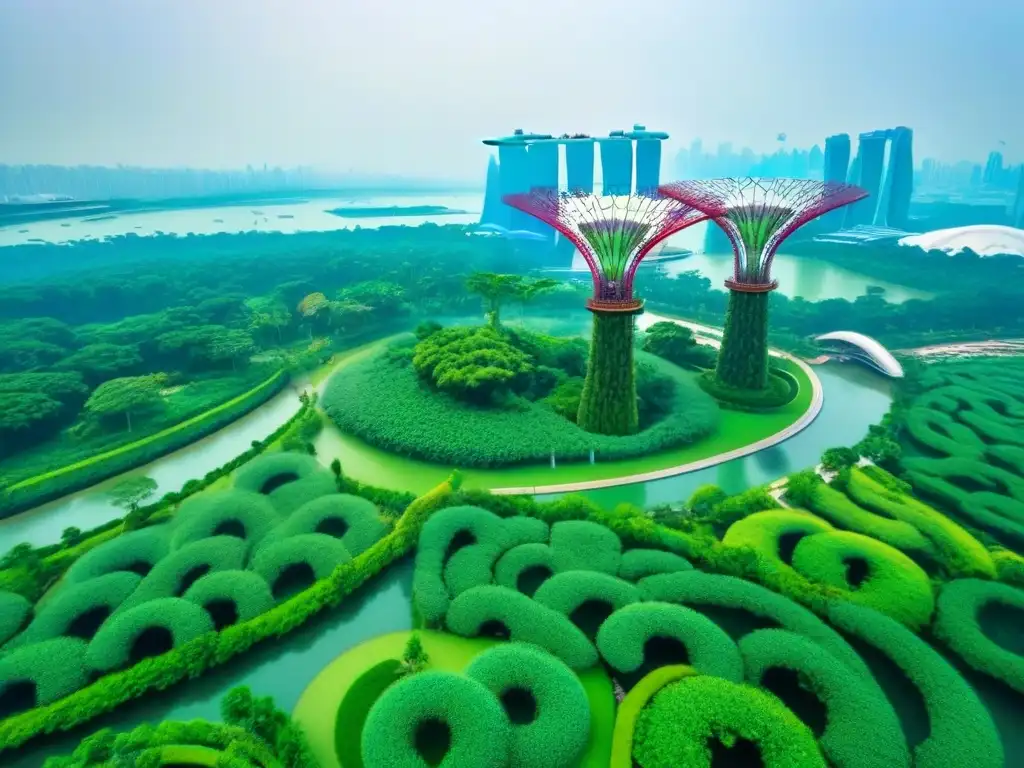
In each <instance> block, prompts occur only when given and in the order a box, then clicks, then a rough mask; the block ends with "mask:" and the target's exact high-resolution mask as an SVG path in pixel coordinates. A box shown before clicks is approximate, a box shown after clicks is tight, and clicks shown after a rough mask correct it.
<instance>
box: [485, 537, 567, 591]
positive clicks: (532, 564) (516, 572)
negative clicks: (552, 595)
mask: <svg viewBox="0 0 1024 768" xmlns="http://www.w3.org/2000/svg"><path fill="white" fill-rule="evenodd" d="M554 573H555V553H554V551H553V550H552V549H551V547H550V546H549V545H547V544H520V545H519V546H518V547H513V548H512V549H510V550H508V551H507V552H506V553H505V554H503V555H502V556H501V558H500V559H499V560H498V562H497V563H496V564H495V566H494V583H495V584H497V585H499V586H502V587H507V588H509V589H514V590H516V591H517V592H522V593H523V594H525V595H527V596H530V595H534V594H536V591H537V590H538V589H539V588H540V586H541V585H542V584H543V583H544V582H545V581H547V580H548V579H549V578H551V576H553V575H554Z"/></svg>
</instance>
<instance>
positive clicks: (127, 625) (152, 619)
mask: <svg viewBox="0 0 1024 768" xmlns="http://www.w3.org/2000/svg"><path fill="white" fill-rule="evenodd" d="M213 629H214V627H213V621H212V620H211V619H210V617H209V616H207V615H206V611H204V610H203V609H202V608H201V607H200V606H198V605H196V604H195V603H192V602H189V601H188V600H182V599H181V598H177V597H165V598H161V599H159V600H150V601H149V602H146V603H143V604H142V605H139V606H136V607H135V608H130V609H128V610H126V611H124V612H122V613H118V614H117V615H115V616H113V617H112V618H111V619H110V620H109V621H108V622H107V623H106V624H104V625H103V626H102V627H101V628H100V631H99V632H97V633H96V636H95V637H93V639H92V641H91V642H90V643H89V651H88V654H87V660H88V664H89V667H90V668H91V669H95V670H97V671H99V672H110V671H113V670H115V669H121V668H122V667H125V666H129V665H131V664H135V663H137V662H139V661H142V660H143V659H148V658H151V657H153V656H160V655H162V654H164V653H167V651H169V650H171V649H172V648H177V647H179V646H181V645H184V644H185V643H187V642H189V641H190V640H194V639H196V638H197V637H199V636H200V635H202V634H205V633H206V632H212V631H213ZM30 647H31V646H30Z"/></svg>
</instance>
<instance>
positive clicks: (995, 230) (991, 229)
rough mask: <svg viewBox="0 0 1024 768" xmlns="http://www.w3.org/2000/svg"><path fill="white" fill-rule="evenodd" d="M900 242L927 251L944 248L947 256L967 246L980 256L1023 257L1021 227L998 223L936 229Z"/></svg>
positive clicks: (1023, 238)
mask: <svg viewBox="0 0 1024 768" xmlns="http://www.w3.org/2000/svg"><path fill="white" fill-rule="evenodd" d="M899 243H900V245H916V246H918V247H919V248H924V249H925V250H926V251H932V250H938V251H946V252H947V253H949V254H950V255H952V254H955V253H959V252H960V251H962V250H963V249H964V248H970V249H971V250H972V251H974V252H975V253H976V254H978V255H979V256H995V255H997V254H1004V253H1005V254H1014V255H1017V256H1024V229H1017V228H1015V227H1003V226H1000V225H997V224H975V225H972V226H969V227H953V228H951V229H936V230H935V231H934V232H925V233H924V234H923V235H911V236H910V237H904V238H902V239H901V240H900V241H899Z"/></svg>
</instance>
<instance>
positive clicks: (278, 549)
mask: <svg viewBox="0 0 1024 768" xmlns="http://www.w3.org/2000/svg"><path fill="white" fill-rule="evenodd" d="M351 559H352V556H351V555H350V554H349V553H348V550H347V549H345V545H344V544H342V543H341V542H340V541H338V539H335V538H333V537H331V536H328V535H327V534H325V533H303V534H299V535H297V536H289V537H288V538H286V539H281V540H279V541H270V542H267V543H266V544H265V545H264V546H262V547H260V548H259V549H258V550H257V551H256V553H255V554H254V555H253V557H252V562H251V563H250V564H249V567H250V568H251V569H252V570H254V571H256V573H258V574H259V575H260V576H262V577H263V579H264V580H265V581H266V582H267V584H269V585H270V586H271V589H272V590H273V592H274V594H275V595H279V594H283V593H285V592H287V591H288V589H289V588H290V587H292V585H291V584H289V583H287V582H289V580H290V579H291V578H295V579H296V581H297V582H298V583H301V585H302V586H304V587H305V586H310V585H311V584H312V583H313V582H314V581H319V580H320V579H325V578H327V577H328V576H330V574H331V572H332V571H333V570H334V569H335V568H336V567H338V566H339V565H341V564H342V563H347V562H349V561H350V560H351Z"/></svg>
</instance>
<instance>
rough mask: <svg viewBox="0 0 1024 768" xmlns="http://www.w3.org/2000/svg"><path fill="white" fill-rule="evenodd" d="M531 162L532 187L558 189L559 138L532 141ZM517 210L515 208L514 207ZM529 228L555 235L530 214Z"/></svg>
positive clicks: (530, 146) (542, 233)
mask: <svg viewBox="0 0 1024 768" xmlns="http://www.w3.org/2000/svg"><path fill="white" fill-rule="evenodd" d="M527 158H528V160H529V162H530V189H542V190H544V191H546V192H551V193H554V192H557V191H558V140H557V139H542V140H540V141H535V142H531V143H530V145H529V149H528V151H527ZM513 210H515V209H513ZM529 218H530V221H529V227H528V229H530V230H532V231H533V232H537V233H538V234H541V235H548V236H550V237H551V238H552V239H554V237H555V230H554V229H553V228H552V227H550V226H549V225H547V224H545V223H544V222H543V221H541V220H540V219H537V218H534V217H533V216H530V217H529Z"/></svg>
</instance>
